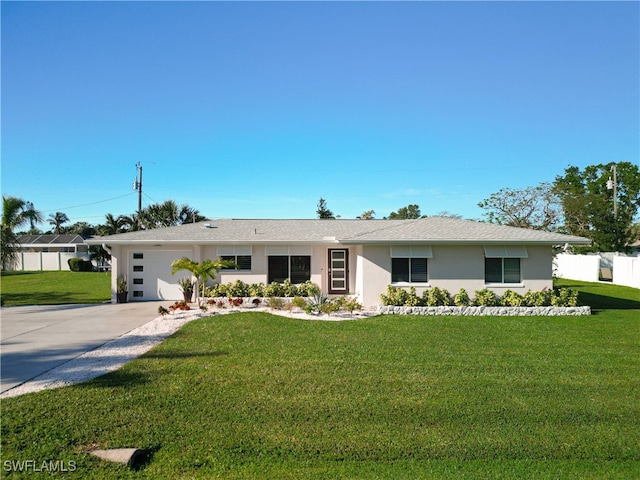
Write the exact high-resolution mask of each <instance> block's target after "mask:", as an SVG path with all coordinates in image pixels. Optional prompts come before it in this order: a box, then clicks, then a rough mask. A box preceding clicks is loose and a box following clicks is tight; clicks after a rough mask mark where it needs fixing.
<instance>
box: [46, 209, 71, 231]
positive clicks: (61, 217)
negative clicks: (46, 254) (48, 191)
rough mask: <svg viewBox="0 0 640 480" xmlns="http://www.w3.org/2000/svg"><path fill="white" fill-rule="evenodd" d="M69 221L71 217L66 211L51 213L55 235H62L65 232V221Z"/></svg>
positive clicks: (50, 219) (50, 218) (50, 220)
mask: <svg viewBox="0 0 640 480" xmlns="http://www.w3.org/2000/svg"><path fill="white" fill-rule="evenodd" d="M68 221H69V217H67V214H66V213H62V212H56V213H55V215H54V214H53V213H50V214H49V220H47V222H49V223H50V224H51V225H53V233H54V234H55V235H60V234H61V233H63V232H64V228H63V227H62V224H63V223H67V222H68Z"/></svg>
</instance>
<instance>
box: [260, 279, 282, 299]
mask: <svg viewBox="0 0 640 480" xmlns="http://www.w3.org/2000/svg"><path fill="white" fill-rule="evenodd" d="M264 296H265V297H284V288H282V284H280V283H278V282H271V283H270V284H269V285H267V286H265V287H264Z"/></svg>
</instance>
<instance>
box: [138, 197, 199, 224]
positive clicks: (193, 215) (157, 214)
mask: <svg viewBox="0 0 640 480" xmlns="http://www.w3.org/2000/svg"><path fill="white" fill-rule="evenodd" d="M204 219H205V217H203V216H202V215H200V212H199V211H198V210H196V209H194V208H192V207H190V206H189V205H186V204H185V205H178V204H177V203H176V202H174V201H173V200H167V201H165V202H163V203H153V204H151V205H149V206H148V207H146V208H143V209H142V211H141V212H140V214H139V215H138V220H139V222H140V226H141V228H142V229H145V230H148V229H151V228H161V227H173V226H175V225H184V224H185V223H192V222H200V221H202V220H204Z"/></svg>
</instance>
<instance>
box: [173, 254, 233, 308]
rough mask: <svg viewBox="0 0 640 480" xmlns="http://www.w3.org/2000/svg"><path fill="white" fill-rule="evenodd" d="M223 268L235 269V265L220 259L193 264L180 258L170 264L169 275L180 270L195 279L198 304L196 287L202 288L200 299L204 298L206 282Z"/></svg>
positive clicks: (197, 300)
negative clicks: (188, 273) (189, 273)
mask: <svg viewBox="0 0 640 480" xmlns="http://www.w3.org/2000/svg"><path fill="white" fill-rule="evenodd" d="M223 268H237V265H236V264H235V263H233V262H231V261H229V260H222V259H220V258H217V259H215V260H211V259H206V260H203V261H202V262H194V261H193V260H191V259H190V258H188V257H182V258H178V259H177V260H174V261H173V263H172V264H171V274H172V275H175V274H176V272H179V271H180V270H187V271H188V272H191V274H192V275H193V276H194V277H196V302H197V303H198V304H200V298H199V295H198V286H199V285H201V286H202V297H203V298H204V288H205V286H206V283H207V280H208V279H211V280H213V279H214V278H215V276H216V275H217V274H218V272H219V271H220V270H221V269H223Z"/></svg>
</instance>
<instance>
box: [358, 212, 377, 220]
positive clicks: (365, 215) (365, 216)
mask: <svg viewBox="0 0 640 480" xmlns="http://www.w3.org/2000/svg"><path fill="white" fill-rule="evenodd" d="M375 214H376V212H374V211H373V210H367V211H366V212H364V213H363V214H362V215H360V216H359V217H358V218H360V219H361V220H371V219H373V216H374V215H375Z"/></svg>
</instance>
